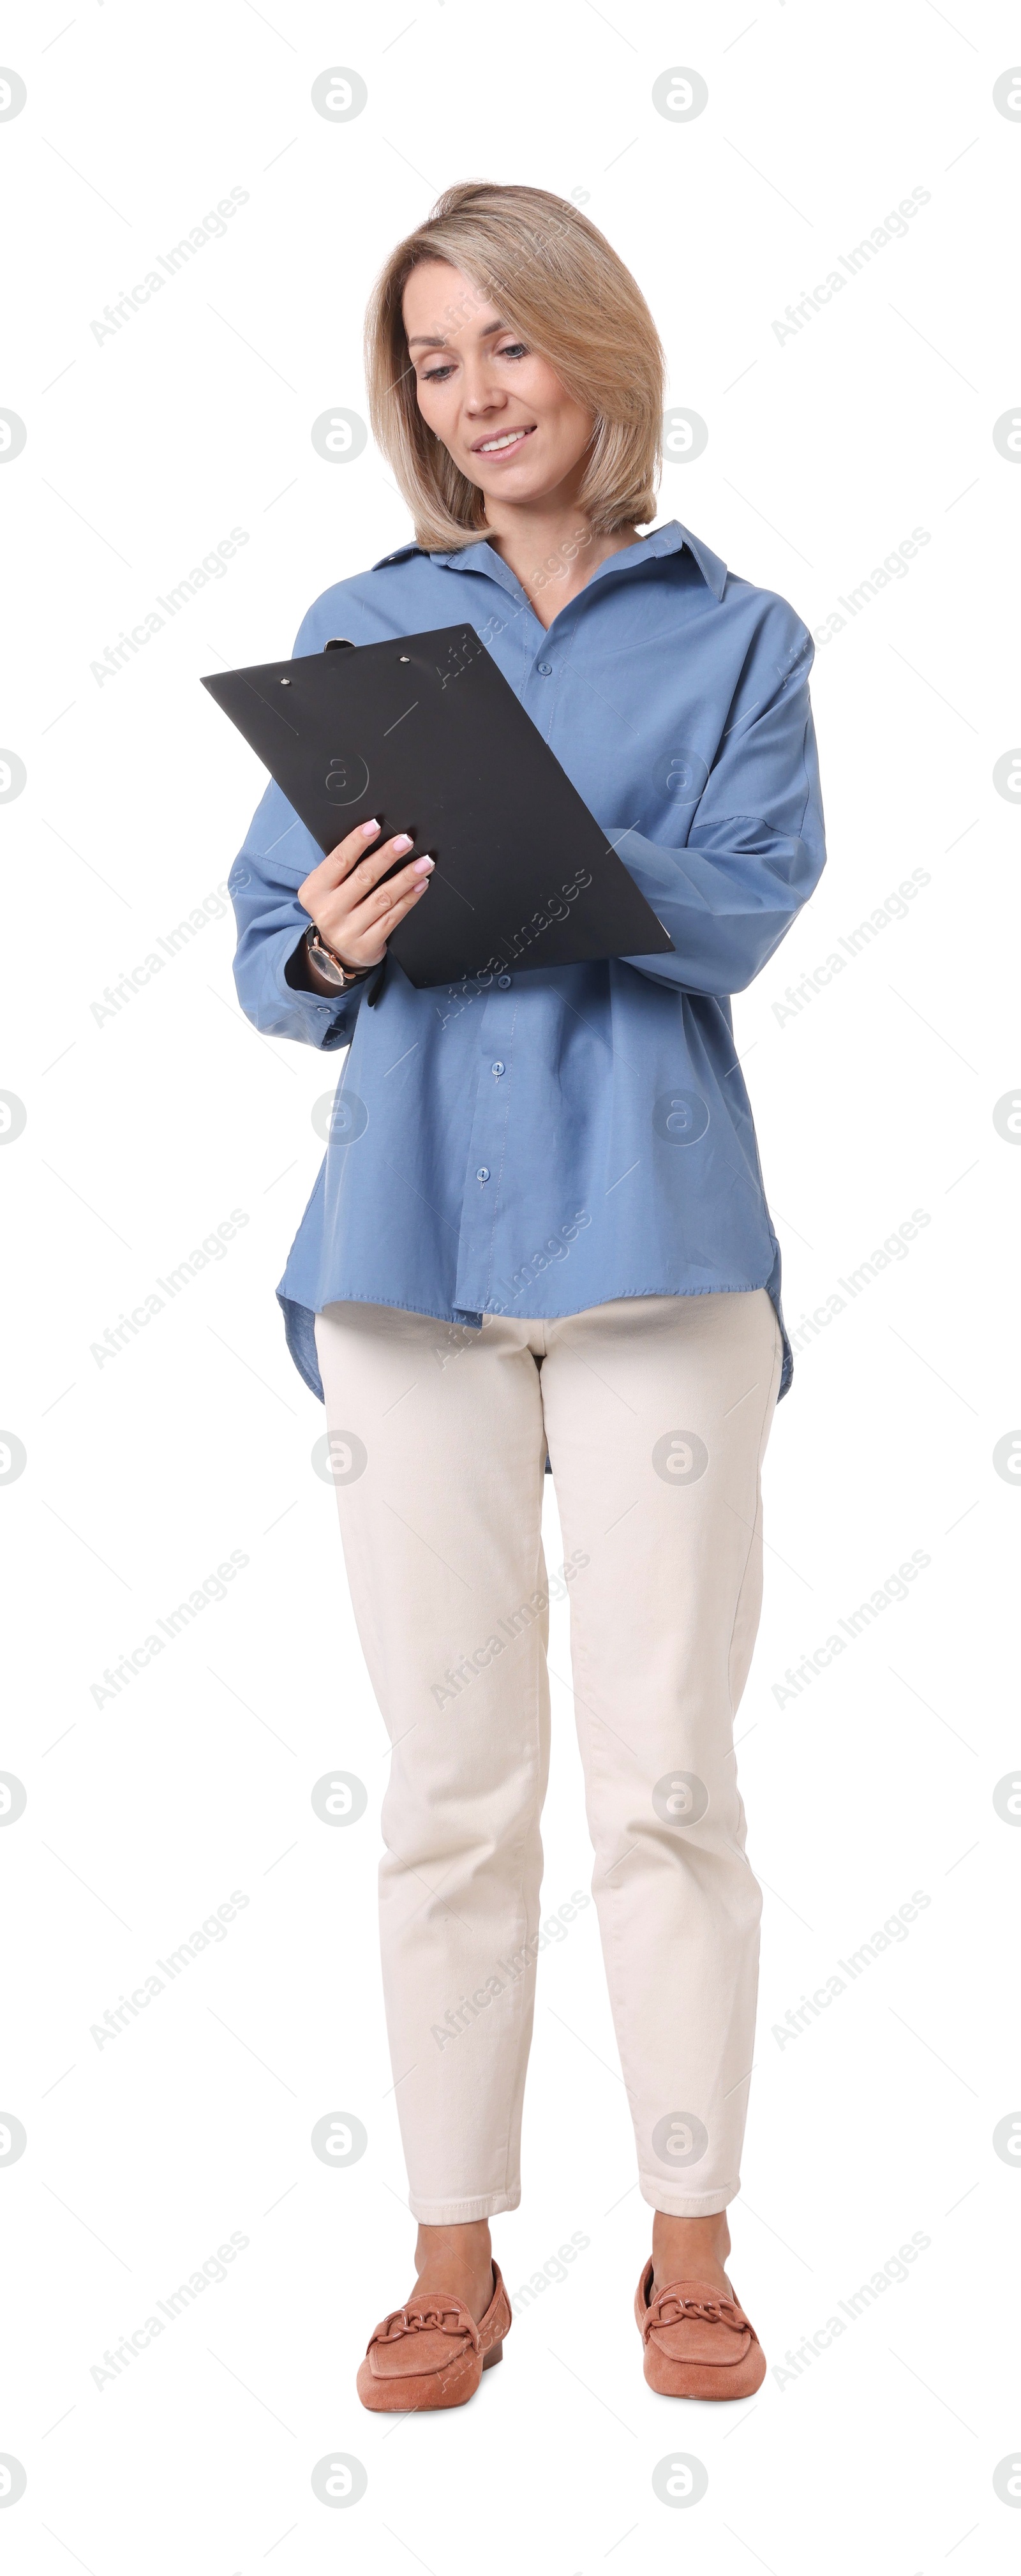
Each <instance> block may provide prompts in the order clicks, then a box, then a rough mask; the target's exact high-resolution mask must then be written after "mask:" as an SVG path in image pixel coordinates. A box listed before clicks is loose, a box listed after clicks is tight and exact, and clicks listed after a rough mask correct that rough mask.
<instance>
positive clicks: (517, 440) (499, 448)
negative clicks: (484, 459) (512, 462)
mask: <svg viewBox="0 0 1021 2576" xmlns="http://www.w3.org/2000/svg"><path fill="white" fill-rule="evenodd" d="M534 427H535V423H534V421H533V422H532V423H531V424H530V425H529V427H528V428H527V429H505V430H500V431H499V432H497V433H496V434H495V435H494V436H493V437H492V438H483V439H480V441H479V444H478V446H477V447H473V449H472V455H473V456H508V455H509V454H510V453H511V450H512V449H513V448H515V447H520V446H521V444H522V441H523V440H524V439H526V438H531V436H532V431H533V429H534Z"/></svg>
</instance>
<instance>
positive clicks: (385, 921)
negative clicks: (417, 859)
mask: <svg viewBox="0 0 1021 2576" xmlns="http://www.w3.org/2000/svg"><path fill="white" fill-rule="evenodd" d="M428 886H429V879H428V877H423V879H422V883H421V885H417V886H412V889H411V892H410V894H405V895H401V896H400V897H399V898H398V900H397V901H396V902H395V903H391V904H388V905H387V908H386V911H385V912H384V913H381V914H380V917H379V920H378V921H377V923H376V930H377V933H381V934H382V936H383V938H384V939H389V937H390V933H391V931H392V930H396V928H397V924H398V922H399V921H403V919H404V915H405V913H406V912H411V911H412V910H413V908H414V906H415V904H416V903H421V900H422V896H423V895H424V894H425V893H426V892H427V891H428Z"/></svg>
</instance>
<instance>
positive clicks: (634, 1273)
mask: <svg viewBox="0 0 1021 2576" xmlns="http://www.w3.org/2000/svg"><path fill="white" fill-rule="evenodd" d="M464 622H467V623H469V624H471V625H473V626H474V627H475V629H476V631H477V633H478V634H479V636H480V637H481V640H482V642H483V644H484V645H485V646H486V648H487V650H488V651H489V652H490V653H491V654H492V656H493V659H494V661H495V662H497V663H498V665H499V667H500V669H501V670H502V671H503V673H504V675H505V677H506V678H507V679H508V680H509V681H510V684H511V687H512V688H513V689H515V690H516V691H517V694H518V697H519V698H520V700H521V703H522V705H523V706H524V707H526V708H527V710H528V713H529V715H530V716H531V718H532V721H533V723H534V724H536V725H537V726H538V728H539V731H540V733H542V734H543V735H544V736H545V739H546V741H547V742H548V743H549V744H550V746H551V748H552V749H553V751H554V752H555V753H556V755H557V758H558V760H559V761H560V763H561V765H562V767H563V768H564V769H565V770H566V772H567V775H568V777H569V778H570V779H572V780H573V782H574V785H575V787H576V788H577V789H578V791H579V793H580V795H582V796H583V797H584V799H585V802H586V804H587V805H588V807H589V809H590V811H591V813H592V814H594V816H595V817H596V820H597V822H598V823H599V824H600V825H601V827H602V829H603V831H604V832H605V834H606V836H607V839H608V840H612V842H613V845H614V847H615V848H616V849H617V851H618V852H619V854H620V857H621V858H622V859H623V861H624V863H625V865H626V866H627V868H628V869H629V870H630V873H631V875H632V876H633V878H634V880H635V883H636V884H637V885H638V886H639V887H640V888H641V891H642V893H643V894H644V895H645V896H646V897H647V899H648V901H649V903H650V904H651V906H652V909H653V911H654V912H655V913H656V914H657V915H658V917H659V919H660V921H661V922H662V923H663V925H664V928H665V929H666V930H668V931H669V933H670V936H671V938H672V940H673V942H674V948H675V951H676V954H675V955H673V956H670V955H669V954H668V955H665V956H655V957H649V958H642V957H627V958H611V959H609V960H606V961H603V962H600V963H598V964H593V965H583V966H567V967H556V968H539V969H532V970H528V969H524V968H519V969H518V970H517V971H516V972H513V973H501V974H494V975H491V976H490V977H489V978H488V980H486V979H475V980H473V981H466V982H464V983H463V984H459V985H456V986H451V987H441V988H437V987H431V988H428V989H426V990H424V991H416V989H415V987H414V986H413V985H412V984H410V983H409V982H408V980H407V977H406V976H405V975H403V974H402V973H401V971H400V968H399V967H398V966H397V963H396V960H395V959H392V958H391V960H390V962H389V966H388V971H387V974H386V978H385V980H384V982H383V985H382V989H381V992H380V995H379V1000H378V1003H376V1004H375V1005H373V1006H372V1007H369V1006H368V1004H367V1001H366V994H367V992H368V991H371V989H372V987H371V985H370V986H368V987H366V986H364V985H363V986H360V987H356V988H355V990H354V991H353V992H352V993H351V994H350V995H349V996H346V997H345V996H340V997H338V998H333V999H328V998H323V999H320V998H319V996H318V995H316V994H312V993H303V992H300V991H295V990H293V989H292V987H291V985H290V984H288V982H287V980H286V977H285V973H284V968H285V965H286V961H287V959H288V957H289V956H291V954H292V953H293V951H294V949H295V948H296V946H297V944H298V941H299V939H300V937H301V934H302V932H303V930H304V929H305V928H307V915H306V914H305V913H304V912H303V911H302V908H301V906H300V904H299V902H298V898H297V889H298V887H299V886H300V885H301V884H302V882H303V880H304V878H305V877H306V876H307V875H308V874H309V872H310V870H311V869H312V868H313V867H315V866H317V864H318V862H319V860H320V858H321V856H322V853H321V851H320V850H319V849H318V847H317V845H316V843H315V842H314V841H313V840H312V837H311V835H310V833H309V832H307V831H306V829H305V827H304V825H303V824H302V823H300V822H299V821H298V819H297V816H296V815H295V813H294V810H293V807H292V806H290V805H289V804H288V802H287V799H286V798H285V797H284V796H283V795H282V794H281V791H280V789H279V788H278V787H276V786H274V785H271V786H269V787H268V788H267V790H266V793H265V795H264V797H263V799H262V803H261V804H260V806H259V807H258V810H257V812H256V814H255V816H254V819H253V821H252V825H251V828H250V830H249V833H248V837H247V839H246V841H245V844H244V847H243V849H242V850H241V852H240V853H239V856H238V858H237V860H236V861H235V864H234V867H233V868H232V870H231V875H230V890H231V894H232V897H233V901H234V908H235V912H236V915H237V923H238V934H239V937H238V950H237V956H236V959H235V968H234V972H235V978H236V983H237V990H238V995H239V998H240V1001H241V1005H242V1009H243V1010H244V1011H245V1012H246V1013H247V1015H248V1018H249V1019H250V1020H252V1021H254V1024H255V1026H256V1028H257V1029H261V1030H264V1031H266V1032H268V1033H269V1034H271V1035H273V1036H276V1037H288V1038H296V1039H299V1040H304V1042H305V1043H306V1044H307V1045H309V1046H315V1047H321V1048H323V1049H324V1050H325V1051H326V1052H327V1053H329V1052H331V1051H332V1050H334V1049H336V1048H338V1047H343V1046H346V1045H347V1043H348V1041H349V1040H350V1051H349V1053H348V1055H347V1059H346V1062H345V1064H344V1067H343V1074H342V1080H341V1084H340V1088H339V1090H338V1094H337V1104H336V1108H335V1111H334V1115H333V1121H332V1126H331V1133H330V1140H329V1146H328V1151H327V1154H326V1158H325V1161H324V1163H323V1166H322V1169H321V1171H320V1173H319V1177H318V1179H317V1181H316V1185H315V1188H314V1190H313V1192H312V1196H311V1199H310V1200H309V1203H308V1207H307V1208H306V1210H305V1214H304V1216H303V1218H302V1221H301V1225H300V1227H299V1230H298V1234H297V1237H296V1239H295V1242H294V1243H293V1245H292V1247H291V1251H290V1254H289V1257H288V1261H287V1267H286V1270H285V1272H284V1276H283V1279H282V1280H281V1283H280V1286H279V1288H278V1290H277V1295H278V1297H279V1299H280V1302H281V1305H282V1307H283V1311H284V1318H285V1325H286V1331H287V1338H288V1342H289V1345H290V1349H291V1352H292V1355H293V1357H294V1359H295V1361H296V1363H297V1366H298V1368H299V1369H300V1371H301V1375H302V1377H303V1378H304V1380H305V1382H306V1385H308V1386H309V1387H311V1388H312V1390H313V1392H314V1393H315V1394H316V1395H318V1396H320V1397H321V1396H322V1384H321V1381H320V1376H319V1367H318V1362H317V1357H316V1348H315V1338H314V1331H313V1317H314V1315H315V1314H316V1313H317V1312H318V1311H319V1309H320V1308H321V1307H323V1306H326V1305H328V1304H330V1303H331V1302H332V1301H334V1300H346V1299H359V1300H367V1301H368V1302H370V1303H372V1304H374V1305H382V1306H399V1307H405V1308H408V1309H410V1310H412V1311H413V1312H415V1313H416V1314H424V1315H434V1316H435V1317H436V1318H437V1320H438V1321H439V1322H441V1323H446V1324H447V1325H448V1326H450V1325H458V1324H460V1325H470V1326H475V1327H478V1326H479V1325H480V1324H481V1319H482V1317H483V1315H487V1314H488V1315H527V1316H555V1315H572V1314H577V1313H579V1312H580V1311H581V1310H582V1309H583V1308H584V1307H587V1306H598V1305H602V1304H605V1303H606V1302H607V1300H609V1299H611V1298H618V1297H659V1296H698V1295H703V1294H705V1293H707V1292H708V1291H710V1290H715V1289H748V1288H762V1287H764V1288H768V1290H769V1294H770V1297H771V1298H772V1300H773V1303H774V1306H775V1307H776V1312H777V1316H778V1319H779V1321H780V1326H781V1331H782V1330H783V1317H782V1313H781V1308H780V1252H779V1246H778V1244H777V1240H776V1236H775V1234H774V1232H773V1228H772V1225H771V1223H770V1218H769V1212H768V1209H767V1207H766V1201H765V1193H764V1189H763V1183H762V1174H761V1170H760V1166H759V1157H758V1150H757V1146H756V1141H755V1129H754V1126H753V1123H752V1115H751V1110H750V1107H749V1103H748V1095H747V1092H746V1090H745V1085H744V1081H743V1079H742V1075H741V1070H740V1066H739V1064H738V1061H737V1056H736V1054H735V1049H734V1038H733V1030H732V1022H731V1012H730V1004H729V1001H728V998H727V997H728V995H729V994H731V993H736V992H741V991H743V989H744V988H745V986H746V985H748V984H750V983H751V981H752V978H753V976H755V975H757V974H758V973H759V971H760V969H761V968H762V967H763V966H764V965H765V964H766V962H767V959H768V958H770V957H771V956H772V955H773V951H774V949H775V948H777V947H778V945H779V942H780V941H781V939H782V938H783V937H784V934H785V932H786V931H787V930H789V929H790V926H791V923H792V921H794V920H795V918H796V916H797V914H798V912H799V911H800V909H801V906H802V904H803V903H804V902H805V901H806V899H807V897H808V896H809V895H810V894H811V893H812V890H813V887H814V886H815V885H816V883H817V880H818V878H819V875H820V873H821V870H822V867H823V864H824V857H825V852H824V845H823V817H822V806H821V801H820V794H819V778H818V766H817V760H816V751H815V737H814V732H813V727H812V716H811V710H810V706H809V696H808V674H809V670H810V667H811V663H812V658H813V646H812V641H811V637H810V635H809V633H808V630H807V628H806V627H805V626H804V625H803V623H802V620H801V619H800V618H799V617H798V616H797V615H796V614H795V611H794V610H793V609H792V608H791V607H789V606H788V604H787V602H786V600H783V599H780V598H778V597H777V596H776V594H775V593H774V592H772V591H765V590H758V589H756V588H755V586H754V584H752V583H751V582H747V581H742V580H741V579H740V578H739V577H738V576H737V575H735V574H733V573H730V572H728V570H727V568H726V565H725V564H723V563H721V561H720V559H719V556H718V555H715V554H713V553H712V551H711V549H710V548H709V547H708V546H706V545H704V544H703V543H702V542H701V540H700V539H699V538H697V537H693V536H692V535H691V534H690V533H689V531H688V530H687V529H686V528H682V527H681V526H680V525H679V524H678V522H677V521H676V520H671V521H670V523H669V525H667V526H666V527H662V528H656V529H655V530H654V531H653V533H652V534H651V535H650V536H647V537H643V538H640V539H639V540H638V542H637V543H636V544H635V545H633V546H628V547H627V548H625V549H623V550H622V551H621V552H620V553H618V554H615V555H610V556H609V557H608V558H607V559H606V561H605V562H603V563H601V564H599V565H598V566H597V568H596V570H595V572H594V573H592V575H591V576H590V578H589V580H588V581H587V582H586V584H585V586H584V588H583V589H582V590H581V591H579V593H578V595H577V597H576V598H574V599H571V600H569V601H568V602H567V605H566V607H564V608H562V609H561V610H560V611H559V613H558V615H557V616H556V617H555V618H554V620H553V623H552V625H551V626H550V627H549V628H548V629H545V628H544V627H543V626H542V625H541V624H540V621H539V619H538V618H537V617H536V615H535V612H534V610H533V609H532V608H531V607H530V605H529V602H528V600H527V598H526V596H525V593H524V591H523V590H522V588H521V586H520V583H519V582H518V581H517V580H516V578H515V576H514V574H513V573H512V572H511V571H510V569H509V567H508V566H507V565H506V564H505V563H504V562H503V560H502V557H501V556H500V555H498V554H497V553H496V552H495V551H494V549H493V548H492V547H491V546H490V545H489V543H488V541H487V540H486V539H485V538H483V539H480V540H479V541H478V543H474V544H471V545H467V546H465V547H463V548H461V549H459V550H455V551H453V552H451V553H447V554H432V555H430V554H425V553H423V551H422V549H421V548H420V547H418V546H415V545H406V546H400V547H398V548H397V550H396V552H395V553H394V554H391V555H386V556H384V557H383V559H382V561H381V562H380V563H378V564H375V565H374V566H373V568H372V570H371V571H370V572H364V573H358V574H356V575H355V576H354V578H353V579H351V580H350V581H340V582H337V583H335V585H334V586H333V588H332V589H330V590H327V591H324V592H323V595H322V597H321V598H320V599H318V600H316V602H315V604H314V606H313V607H312V608H310V610H309V612H308V615H307V617H306V618H305V619H304V622H303V624H302V626H301V627H300V629H299V632H298V637H297V641H296V643H295V648H294V649H295V653H296V654H301V653H318V652H321V651H322V648H323V646H324V645H325V643H326V641H327V639H328V637H330V636H332V635H346V636H348V637H350V639H351V641H352V643H354V644H375V643H378V642H380V641H383V640H385V639H386V638H389V637H393V636H398V635H408V634H416V633H421V632H422V631H423V630H424V629H428V628H430V627H435V626H449V625H454V624H461V623H464ZM493 793H494V796H497V795H498V794H499V781H498V780H494V782H493ZM564 855H565V873H567V861H568V856H569V854H568V853H567V852H565V854H564ZM423 899H424V901H425V902H426V903H428V901H429V897H428V895H426V896H425V897H424V898H423ZM437 1341H438V1347H441V1348H442V1347H443V1342H442V1336H438V1337H437ZM447 1346H449V1337H448V1345H447ZM791 1370H792V1358H791V1351H790V1345H789V1342H788V1341H787V1337H786V1334H784V1360H783V1375H782V1379H781V1387H780V1392H781V1394H784V1393H786V1390H787V1387H788V1385H789V1383H790V1377H791Z"/></svg>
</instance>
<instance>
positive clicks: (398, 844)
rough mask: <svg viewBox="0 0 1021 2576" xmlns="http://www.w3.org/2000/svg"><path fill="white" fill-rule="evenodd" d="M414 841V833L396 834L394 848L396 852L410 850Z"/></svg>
mask: <svg viewBox="0 0 1021 2576" xmlns="http://www.w3.org/2000/svg"><path fill="white" fill-rule="evenodd" d="M413 839H414V833H413V832H395V834H394V848H395V850H410V848H411V844H412V841H413Z"/></svg>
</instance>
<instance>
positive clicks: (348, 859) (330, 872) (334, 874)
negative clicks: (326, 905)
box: [311, 815, 380, 888]
mask: <svg viewBox="0 0 1021 2576" xmlns="http://www.w3.org/2000/svg"><path fill="white" fill-rule="evenodd" d="M379 830H380V825H379V821H378V819H377V817H376V816H375V815H373V816H372V819H371V821H370V822H368V823H357V824H356V825H355V829H354V831H353V832H347V833H345V835H344V839H343V840H342V841H338V843H337V846H336V849H334V850H328V851H327V853H326V857H325V858H324V859H321V860H320V863H319V866H318V867H317V868H314V869H313V871H312V879H311V882H312V883H316V881H318V885H319V887H321V888H326V887H330V888H332V887H334V886H338V885H343V883H344V879H345V877H348V876H350V874H351V872H352V869H353V868H356V867H357V866H358V862H359V860H360V859H363V858H364V857H365V853H366V850H367V849H368V848H369V847H370V845H371V843H372V842H373V841H375V840H376V839H378V836H379Z"/></svg>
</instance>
